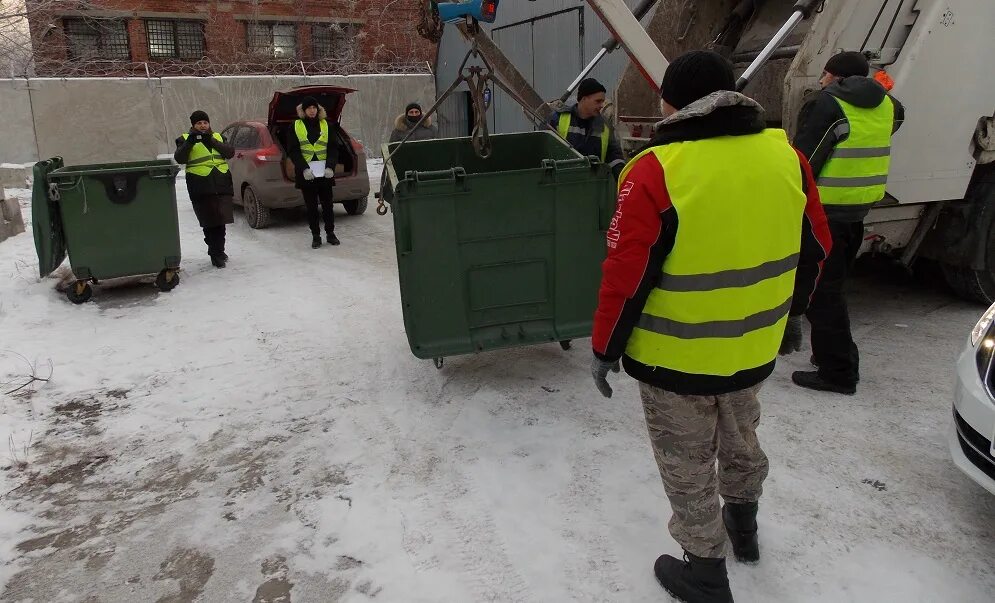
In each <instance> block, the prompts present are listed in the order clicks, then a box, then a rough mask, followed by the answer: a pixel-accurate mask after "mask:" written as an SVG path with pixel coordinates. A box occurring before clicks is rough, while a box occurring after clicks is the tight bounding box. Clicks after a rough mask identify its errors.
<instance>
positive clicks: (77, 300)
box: [66, 281, 93, 304]
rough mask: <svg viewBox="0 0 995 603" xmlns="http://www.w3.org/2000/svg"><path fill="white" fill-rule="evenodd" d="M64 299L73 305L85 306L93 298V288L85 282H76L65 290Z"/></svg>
mask: <svg viewBox="0 0 995 603" xmlns="http://www.w3.org/2000/svg"><path fill="white" fill-rule="evenodd" d="M66 297H68V298H69V301H71V302H73V303H74V304H85V303H86V302H88V301H90V298H91V297H93V287H91V286H90V283H88V282H86V281H76V282H75V283H73V284H71V285H69V288H68V289H66Z"/></svg>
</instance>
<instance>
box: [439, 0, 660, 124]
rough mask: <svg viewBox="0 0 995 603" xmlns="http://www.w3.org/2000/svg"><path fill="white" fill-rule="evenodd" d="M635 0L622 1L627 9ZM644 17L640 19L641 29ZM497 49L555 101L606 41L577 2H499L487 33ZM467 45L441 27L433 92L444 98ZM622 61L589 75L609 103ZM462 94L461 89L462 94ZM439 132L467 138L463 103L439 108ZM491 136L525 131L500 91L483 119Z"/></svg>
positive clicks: (622, 57) (616, 58) (618, 57)
mask: <svg viewBox="0 0 995 603" xmlns="http://www.w3.org/2000/svg"><path fill="white" fill-rule="evenodd" d="M637 3H638V0H626V4H628V5H629V6H630V7H632V6H635V5H636V4H637ZM648 20H649V17H646V18H644V20H643V22H644V23H646V22H647V21H648ZM489 29H490V31H491V32H492V39H493V40H494V41H495V43H497V45H498V47H500V48H501V50H503V51H504V52H505V53H506V54H507V55H508V58H510V59H511V60H512V61H513V62H514V63H515V66H516V67H518V69H519V70H520V71H521V72H522V74H523V75H524V76H525V77H526V78H527V79H529V80H530V81H531V83H532V85H533V86H534V87H535V88H536V90H537V91H538V92H539V93H540V95H541V96H542V97H543V98H546V99H553V98H557V97H559V96H560V94H562V93H563V91H564V90H566V87H567V86H568V85H569V84H570V82H572V81H573V79H574V78H575V77H576V76H577V74H578V73H580V70H581V69H582V68H583V66H584V65H586V64H587V63H588V62H589V61H590V60H591V59H592V58H594V55H595V54H597V53H598V51H599V50H600V49H601V44H602V43H603V42H604V41H605V40H606V39H608V36H609V34H608V29H607V28H606V27H605V25H604V23H602V22H601V20H600V19H598V16H597V15H596V14H595V13H594V11H593V10H591V8H590V7H588V6H587V3H586V2H584V1H583V0H541V1H540V2H531V1H529V2H526V1H524V0H517V1H515V2H510V1H509V2H503V3H502V4H501V7H500V10H499V11H498V20H497V21H496V22H495V23H494V24H493V25H492V26H491V27H490V28H489ZM467 50H469V45H468V44H467V43H466V42H465V41H464V40H463V38H462V36H460V33H459V31H457V30H456V28H455V27H447V28H446V32H445V35H444V36H443V38H442V42H441V43H440V44H439V59H438V63H437V68H436V89H437V93H438V94H442V93H443V92H445V90H446V89H447V88H449V86H450V85H451V84H452V82H453V80H454V79H455V78H456V76H457V75H458V74H457V69H458V68H459V65H460V63H461V62H462V60H463V57H464V56H465V55H466V52H467ZM627 61H628V56H627V55H626V54H625V52H624V51H623V50H621V49H620V50H617V51H616V52H614V53H612V54H611V55H609V56H608V57H607V58H605V59H604V60H603V61H602V62H601V63H600V64H599V65H598V67H597V68H596V69H595V70H594V72H593V73H592V74H591V75H592V77H594V78H597V79H598V80H599V81H601V83H603V84H604V85H605V87H606V88H608V91H609V97H613V96H614V92H615V87H616V86H617V85H618V81H619V79H620V78H621V75H622V70H623V69H624V67H625V64H626V63H627ZM462 89H463V90H465V86H464V87H463V88H462ZM454 96H455V95H454ZM439 111H440V115H439V127H440V133H441V134H442V135H444V136H465V135H466V134H467V132H468V127H469V126H468V124H467V117H466V115H467V110H466V99H465V98H463V97H462V95H461V98H460V101H459V102H454V101H447V102H446V103H444V105H443V106H442V107H440V110H439ZM488 120H489V121H488V125H489V127H490V128H491V129H492V131H494V132H520V131H523V130H531V129H532V126H531V125H530V122H529V121H528V120H526V118H525V117H524V115H523V114H522V111H521V109H519V108H518V106H517V104H515V102H514V101H512V100H511V99H509V98H507V97H506V96H505V95H504V94H503V93H501V92H500V91H495V94H494V101H493V103H492V108H491V111H490V113H489V115H488Z"/></svg>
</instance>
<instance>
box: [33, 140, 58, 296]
mask: <svg viewBox="0 0 995 603" xmlns="http://www.w3.org/2000/svg"><path fill="white" fill-rule="evenodd" d="M61 167H62V158H61V157H53V158H52V159H48V160H46V161H39V162H38V163H36V164H35V166H34V173H33V177H34V182H33V183H32V185H31V231H32V234H34V237H35V252H36V253H37V254H38V276H39V277H41V278H45V277H46V276H48V275H49V274H51V273H53V272H55V269H56V268H58V267H59V266H61V265H62V262H63V261H65V259H66V240H65V235H64V234H63V232H62V218H61V216H60V214H59V207H58V205H57V204H56V202H55V200H54V199H52V198H51V197H50V196H49V192H48V186H49V185H48V174H49V173H51V172H53V171H55V170H57V169H59V168H61Z"/></svg>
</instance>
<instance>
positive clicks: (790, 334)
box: [777, 315, 802, 356]
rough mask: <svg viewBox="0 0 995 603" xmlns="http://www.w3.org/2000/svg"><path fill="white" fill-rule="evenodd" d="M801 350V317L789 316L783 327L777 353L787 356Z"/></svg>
mask: <svg viewBox="0 0 995 603" xmlns="http://www.w3.org/2000/svg"><path fill="white" fill-rule="evenodd" d="M801 350H802V317H801V315H798V316H789V317H788V324H787V326H786V327H785V328H784V337H783V338H782V339H781V349H779V350H778V351H777V353H778V354H779V355H781V356H787V355H788V354H793V353H794V352H800V351H801Z"/></svg>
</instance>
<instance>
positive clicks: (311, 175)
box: [304, 168, 314, 182]
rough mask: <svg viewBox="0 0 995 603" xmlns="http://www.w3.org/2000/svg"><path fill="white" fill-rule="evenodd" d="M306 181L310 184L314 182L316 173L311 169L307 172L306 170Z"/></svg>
mask: <svg viewBox="0 0 995 603" xmlns="http://www.w3.org/2000/svg"><path fill="white" fill-rule="evenodd" d="M304 179H305V180H307V181H308V182H311V181H312V180H314V172H312V171H311V168H307V169H306V170H304Z"/></svg>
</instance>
